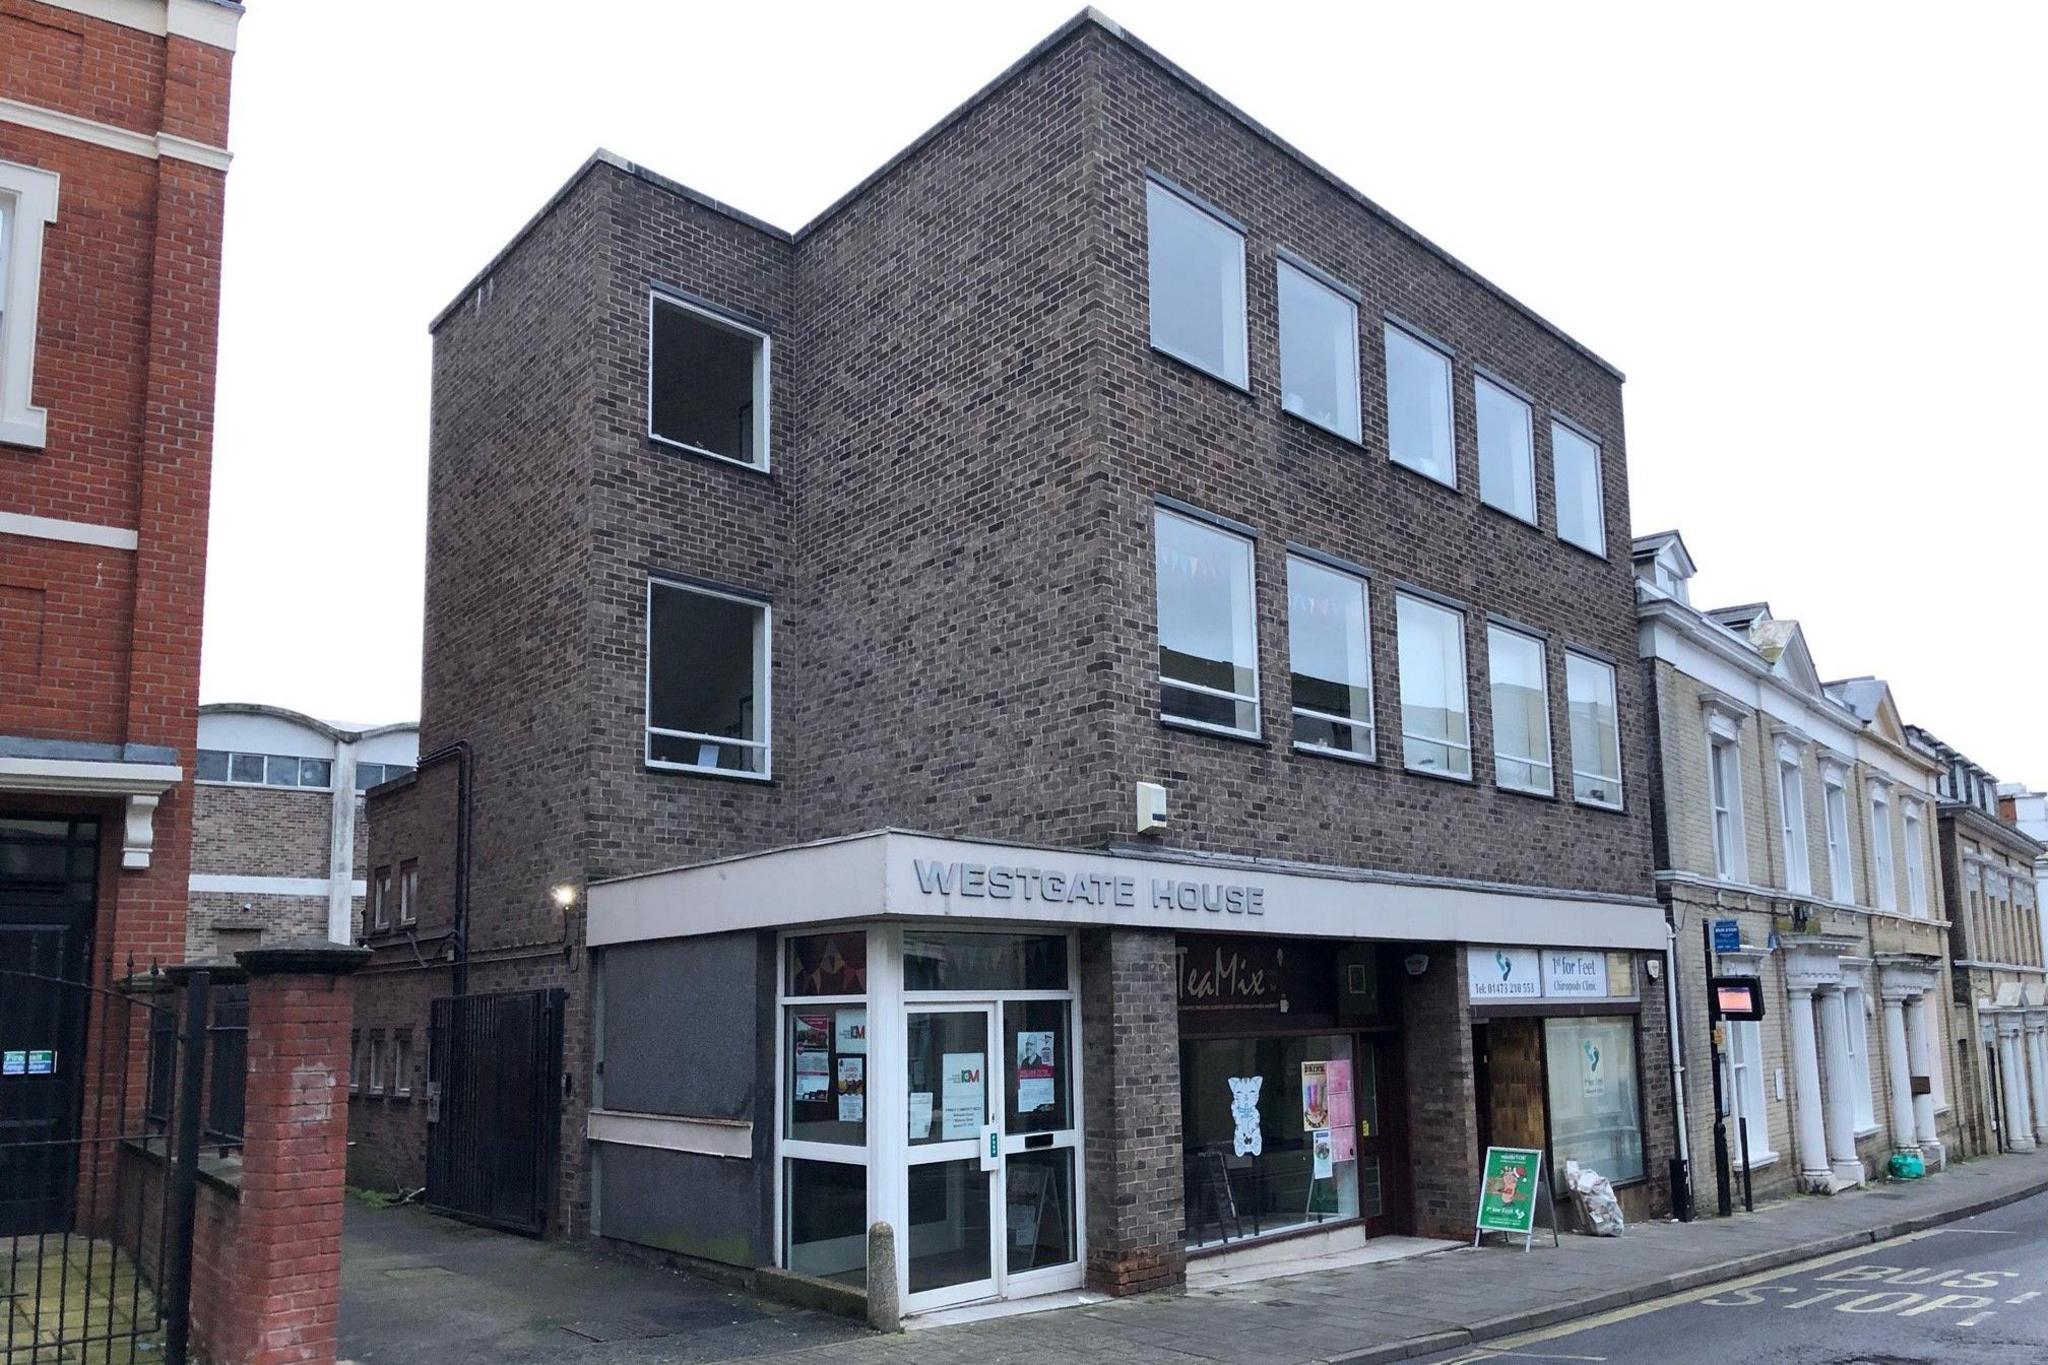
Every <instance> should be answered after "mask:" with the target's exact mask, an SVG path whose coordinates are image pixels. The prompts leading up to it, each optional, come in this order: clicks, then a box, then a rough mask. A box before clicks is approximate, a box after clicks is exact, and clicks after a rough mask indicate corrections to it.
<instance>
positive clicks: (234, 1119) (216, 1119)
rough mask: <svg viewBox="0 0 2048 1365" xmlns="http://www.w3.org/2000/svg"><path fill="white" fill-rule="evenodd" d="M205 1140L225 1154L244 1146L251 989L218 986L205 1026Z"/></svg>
mask: <svg viewBox="0 0 2048 1365" xmlns="http://www.w3.org/2000/svg"><path fill="white" fill-rule="evenodd" d="M206 1053H207V1077H206V1134H205V1137H206V1141H207V1142H208V1143H209V1144H211V1145H214V1146H217V1147H218V1148H219V1149H220V1152H221V1155H223V1156H225V1155H227V1153H228V1152H230V1151H238V1150H240V1149H241V1146H242V1102H243V1090H244V1087H245V1086H246V1084H247V1082H248V1079H249V988H248V987H247V986H246V985H232V986H221V987H217V988H216V989H215V990H214V992H213V1017H212V1018H211V1019H210V1020H209V1021H208V1022H207V1025H206Z"/></svg>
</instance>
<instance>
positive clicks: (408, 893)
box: [398, 858, 420, 924]
mask: <svg viewBox="0 0 2048 1365" xmlns="http://www.w3.org/2000/svg"><path fill="white" fill-rule="evenodd" d="M419 918H420V864H419V859H417V858H408V859H406V860H405V861H404V862H402V863H400V864H399V865H398V922H399V923H400V924H417V923H418V922H419Z"/></svg>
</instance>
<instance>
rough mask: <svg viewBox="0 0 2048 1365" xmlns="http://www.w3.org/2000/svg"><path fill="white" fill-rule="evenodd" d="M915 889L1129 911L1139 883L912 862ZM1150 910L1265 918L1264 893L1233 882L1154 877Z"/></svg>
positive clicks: (1135, 902)
mask: <svg viewBox="0 0 2048 1365" xmlns="http://www.w3.org/2000/svg"><path fill="white" fill-rule="evenodd" d="M911 861H912V864H913V866H914V867H915V868H916V870H917V889H918V890H919V891H921V892H923V893H924V894H925V895H927V896H968V897H980V898H984V899H987V900H992V901H1044V902H1047V903H1050V904H1053V905H1094V906H1104V907H1111V908H1115V909H1119V910H1133V909H1136V908H1137V905H1138V879H1137V878H1136V877H1111V876H1106V875H1104V874H1103V873H1100V872H1057V871H1053V870H1051V869H1048V868H1042V867H1001V866H992V865H989V864H986V863H959V862H952V863H942V862H937V861H931V860H927V859H924V858H915V859H912V860H911ZM1149 880H1150V882H1151V887H1150V893H1151V894H1150V899H1149V901H1148V902H1147V903H1148V904H1149V906H1150V908H1152V909H1154V910H1185V911H1188V912H1190V913H1198V912H1201V911H1207V912H1209V913H1210V914H1214V915H1263V914H1265V913H1266V889H1265V888H1264V887H1262V886H1241V885H1238V884H1236V883H1232V882H1184V881H1176V880H1172V879H1168V878H1160V877H1153V878H1150V879H1149Z"/></svg>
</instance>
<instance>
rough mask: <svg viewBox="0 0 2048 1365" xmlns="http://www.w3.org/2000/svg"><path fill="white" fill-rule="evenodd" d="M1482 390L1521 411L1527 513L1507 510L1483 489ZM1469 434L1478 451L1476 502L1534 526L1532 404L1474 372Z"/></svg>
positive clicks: (1511, 509) (1534, 441)
mask: <svg viewBox="0 0 2048 1365" xmlns="http://www.w3.org/2000/svg"><path fill="white" fill-rule="evenodd" d="M1485 389H1491V390H1492V391H1493V392H1494V393H1496V394H1498V395H1499V396H1500V397H1502V398H1505V399H1507V400H1508V401H1509V402H1511V403H1513V404H1514V405H1515V406H1516V407H1517V408H1519V409H1520V410H1521V413H1522V448H1523V455H1522V464H1523V472H1524V473H1525V474H1526V476H1527V478H1528V484H1529V507H1528V510H1527V511H1523V510H1521V509H1519V508H1516V507H1513V506H1510V505H1509V504H1508V503H1506V502H1503V501H1502V500H1501V499H1500V497H1499V496H1498V491H1497V490H1492V489H1489V488H1488V487H1487V484H1486V429H1485V427H1484V426H1482V425H1481V424H1480V421H1479V412H1480V401H1479V400H1480V395H1481V391H1482V390H1485ZM1472 430H1473V440H1474V441H1475V442H1476V443H1477V445H1478V450H1479V501H1481V502H1483V503H1485V504H1486V505H1487V506H1488V507H1491V508H1493V509H1494V510H1495V511H1496V512H1504V513H1506V514H1507V515H1508V516H1511V517H1513V518H1514V519H1515V520H1516V521H1520V522H1526V523H1527V524H1529V525H1531V526H1534V525H1536V524H1537V523H1536V516H1537V513H1536V407H1535V404H1533V403H1531V402H1530V401H1529V400H1528V399H1527V398H1526V397H1524V396H1523V395H1522V394H1521V393H1519V392H1517V391H1516V390H1514V389H1512V388H1509V387H1508V386H1507V385H1506V384H1504V383H1502V382H1501V381H1500V380H1498V379H1495V378H1493V377H1492V376H1491V375H1488V374H1484V373H1481V372H1477V371H1475V372H1474V373H1473V375H1472Z"/></svg>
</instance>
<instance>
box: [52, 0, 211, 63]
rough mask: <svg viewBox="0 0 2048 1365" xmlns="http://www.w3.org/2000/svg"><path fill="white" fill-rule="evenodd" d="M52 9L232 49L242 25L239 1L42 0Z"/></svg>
mask: <svg viewBox="0 0 2048 1365" xmlns="http://www.w3.org/2000/svg"><path fill="white" fill-rule="evenodd" d="M43 3H44V4H46V5H49V6H51V7H52V8H54V9H65V10H70V11H71V12H72V13H73V14H83V15H85V16H87V17H88V18H92V19H102V20H105V21H106V22H107V23H110V24H119V25H120V26H121V27H122V28H132V29H135V30H137V31H138V32H141V33H150V34H154V35H155V36H157V37H159V38H161V37H164V36H165V35H166V34H171V35H175V36H177V37H180V38H189V39H191V40H192V41H193V42H195V43H204V44H206V45H207V46H208V47H219V48H225V49H227V50H228V51H229V52H233V51H234V50H235V34H236V30H237V29H239V28H240V27H241V23H242V7H241V6H240V5H219V4H212V3H209V0H43Z"/></svg>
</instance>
